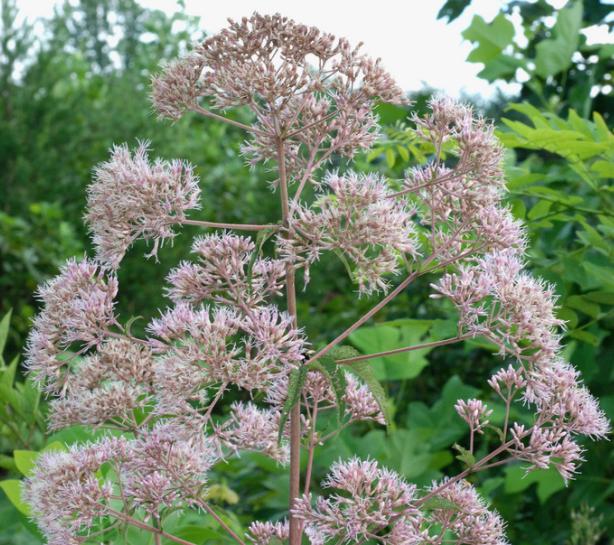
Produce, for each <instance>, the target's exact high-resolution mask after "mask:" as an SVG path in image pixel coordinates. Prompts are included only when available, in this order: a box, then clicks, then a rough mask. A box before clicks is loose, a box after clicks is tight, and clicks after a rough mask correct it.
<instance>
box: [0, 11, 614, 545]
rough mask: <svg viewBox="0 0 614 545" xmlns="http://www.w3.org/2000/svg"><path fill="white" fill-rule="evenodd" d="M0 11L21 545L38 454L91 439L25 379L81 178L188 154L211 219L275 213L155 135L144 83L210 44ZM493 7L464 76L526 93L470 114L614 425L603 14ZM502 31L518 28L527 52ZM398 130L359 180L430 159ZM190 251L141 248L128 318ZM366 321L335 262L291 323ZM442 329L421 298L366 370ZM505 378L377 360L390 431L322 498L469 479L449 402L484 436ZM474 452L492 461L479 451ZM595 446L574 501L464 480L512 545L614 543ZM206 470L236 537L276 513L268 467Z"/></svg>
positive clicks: (8, 344) (320, 461)
mask: <svg viewBox="0 0 614 545" xmlns="http://www.w3.org/2000/svg"><path fill="white" fill-rule="evenodd" d="M469 4H470V0H448V1H446V2H445V3H443V5H442V7H441V11H440V14H439V17H440V18H443V19H445V20H446V21H453V20H454V19H456V18H457V17H458V16H459V15H460V14H461V13H462V12H463V10H464V9H465V8H466V7H467V6H468V5H469ZM1 6H2V7H1V13H0V16H1V22H0V135H1V138H0V173H1V174H0V180H1V183H2V187H1V189H2V190H1V192H0V194H1V195H2V198H1V202H0V316H4V319H3V320H2V322H1V324H0V353H2V354H4V358H3V359H2V360H0V480H1V482H0V488H1V489H2V490H3V492H0V545H4V544H7V545H8V544H11V545H22V544H24V545H25V544H36V543H41V542H42V538H41V536H40V535H39V534H38V532H37V530H36V528H35V527H34V525H33V524H32V523H31V522H30V521H29V519H28V516H27V515H28V507H27V506H26V505H24V504H23V503H22V502H21V500H20V497H19V480H20V479H21V478H22V477H23V475H26V474H27V473H28V471H30V469H31V467H32V464H33V462H34V460H35V458H36V456H37V455H38V452H39V451H41V450H43V449H53V448H59V446H61V445H63V444H67V443H72V442H76V441H83V440H87V439H91V438H93V437H94V434H93V433H92V432H91V431H88V430H86V429H83V428H79V427H74V428H69V429H68V430H64V431H62V432H60V433H56V434H54V435H49V434H47V433H46V431H45V411H46V408H45V406H46V404H45V400H44V399H43V398H41V396H40V395H39V393H38V392H37V390H36V389H35V388H34V387H33V386H32V384H31V383H30V382H29V381H28V379H27V378H25V377H24V376H23V373H22V370H21V369H20V364H19V361H20V358H21V353H22V349H23V343H24V338H25V335H26V334H27V330H28V327H29V323H30V319H31V318H32V316H33V314H34V313H35V312H36V307H37V303H36V301H35V300H34V298H33V292H34V290H35V287H36V285H37V284H38V283H39V282H41V281H43V280H45V279H46V278H49V277H50V276H51V275H53V274H55V273H56V271H57V269H58V266H59V265H60V264H61V263H62V262H63V260H64V259H66V258H67V257H68V256H72V255H79V254H83V253H84V252H86V251H88V249H89V241H88V239H87V236H86V233H85V232H84V229H83V225H82V222H81V216H82V213H83V208H84V197H85V192H84V188H85V186H86V185H87V183H88V182H89V179H90V173H91V167H92V165H94V164H95V163H97V162H99V161H101V160H104V158H105V157H106V154H107V149H108V147H109V146H110V144H111V143H113V142H115V143H119V142H122V141H127V142H130V143H134V142H135V141H136V139H137V138H142V139H149V140H150V141H151V142H152V147H153V148H154V149H155V151H156V153H157V154H159V155H161V156H162V157H169V158H170V157H175V156H180V157H186V158H189V159H190V161H191V162H193V163H194V164H196V165H198V170H199V174H200V175H201V178H202V179H203V181H204V182H203V190H204V195H205V197H204V199H203V210H202V212H201V215H202V218H203V219H204V218H207V219H213V220H215V219H217V220H222V219H223V220H224V221H241V222H254V223H255V222H261V223H264V222H268V221H276V219H277V217H276V216H277V210H276V208H277V207H276V202H275V201H274V200H273V199H270V198H269V189H268V188H267V184H266V183H263V180H266V179H267V178H268V177H269V176H270V174H269V173H268V172H266V171H265V170H262V169H256V170H249V169H247V168H245V167H244V165H243V161H242V159H241V157H240V154H239V146H240V143H241V139H242V135H241V134H240V132H238V131H237V130H235V129H234V128H232V127H228V126H225V125H220V124H216V123H214V122H209V121H207V122H204V121H203V120H202V119H197V118H195V117H190V116H188V117H186V118H185V119H183V120H181V121H180V122H178V123H177V124H175V125H172V126H171V125H168V124H164V123H157V122H155V120H154V119H153V115H152V113H151V111H150V107H149V104H148V100H147V92H148V80H149V77H150V74H151V73H152V72H154V71H156V70H157V67H158V63H159V60H160V59H169V58H172V57H174V56H175V55H176V54H178V53H179V52H181V51H183V50H185V49H186V47H187V45H188V44H189V43H190V42H191V41H192V40H193V39H198V38H200V37H202V36H203V32H202V29H200V28H199V24H198V20H197V19H195V18H192V17H189V16H186V15H184V14H182V13H180V12H178V13H176V14H174V15H167V14H165V13H163V12H161V11H155V10H149V9H144V8H142V7H140V6H139V5H138V4H137V3H136V2H134V1H133V0H102V1H94V0H78V1H75V2H72V3H71V4H68V3H67V4H64V5H62V6H59V7H58V9H57V10H56V12H55V14H54V16H53V17H52V18H50V19H48V20H46V21H44V32H33V29H32V28H31V27H29V26H26V25H18V24H17V23H16V16H17V11H16V8H15V5H14V2H13V1H12V0H4V1H3V2H2V4H1ZM501 6H502V8H501V12H500V13H499V14H498V15H497V16H496V17H495V18H494V19H493V20H491V21H486V20H484V19H483V18H482V17H480V16H479V15H478V16H475V17H474V19H473V20H472V21H471V24H470V25H469V27H468V28H466V29H465V30H464V32H463V37H464V38H465V39H466V40H468V41H470V42H471V43H472V44H473V49H472V51H471V53H470V55H469V57H468V59H467V61H468V62H474V63H480V64H481V65H482V66H483V69H482V70H481V72H480V77H482V78H484V79H485V80H487V81H489V82H493V83H494V82H497V81H506V82H511V83H516V84H517V88H518V89H519V91H518V92H517V93H516V94H514V95H513V96H498V97H497V98H496V99H495V100H493V101H491V102H489V103H487V104H484V103H483V102H481V101H479V104H477V106H478V108H479V109H481V110H482V111H483V112H484V114H485V115H487V116H489V117H492V118H493V119H494V120H495V122H496V124H497V127H498V135H499V137H500V138H501V141H502V142H503V144H504V145H505V147H506V149H507V158H506V170H507V175H508V179H509V186H508V187H509V195H508V199H509V205H510V206H511V207H512V210H513V212H514V214H515V215H516V216H517V217H518V218H521V219H523V220H524V221H525V223H526V225H527V228H528V233H529V237H530V241H531V242H530V251H529V256H528V259H529V263H530V268H531V269H532V270H533V272H534V273H535V274H538V275H540V276H542V277H544V278H546V279H547V280H548V281H550V282H552V283H553V284H554V285H555V287H556V291H557V293H558V294H559V296H560V308H559V311H558V312H559V316H560V317H561V318H564V319H565V320H567V330H566V332H565V337H564V343H565V356H566V357H568V358H569V359H570V360H571V361H573V362H574V363H575V364H576V365H577V366H578V367H579V368H580V370H581V371H582V373H583V377H584V380H585V382H586V383H587V384H588V386H589V387H590V388H591V390H592V391H593V392H594V393H595V394H596V395H597V396H599V397H600V399H601V403H602V406H603V408H604V409H605V410H606V411H607V412H608V414H609V415H610V417H611V418H613V417H614V389H613V386H614V366H612V361H613V358H612V356H613V335H612V331H613V326H614V269H613V267H612V253H613V248H614V245H613V244H612V242H613V238H614V202H613V199H614V188H613V186H612V179H613V178H614V163H613V159H614V136H613V134H612V124H613V122H614V120H613V119H612V112H614V108H613V106H614V98H613V94H612V85H613V81H612V75H613V68H614V61H613V60H612V59H613V57H614V45H612V44H597V45H587V43H586V38H585V36H584V34H583V33H582V32H581V31H582V29H585V28H587V27H589V26H592V25H596V24H602V25H606V26H607V27H608V29H609V31H610V33H611V31H612V24H613V23H612V19H613V18H612V14H611V4H610V3H608V2H606V1H600V0H584V1H580V0H575V1H571V2H569V3H568V4H567V5H566V6H565V7H564V8H563V9H558V10H556V9H554V8H553V7H552V6H551V5H550V4H549V3H548V2H546V1H545V0H535V1H520V0H511V1H507V2H501ZM416 9H418V8H416ZM512 15H514V16H516V17H519V20H520V21H521V23H522V29H521V32H522V33H523V34H524V36H525V38H526V39H525V40H524V41H523V43H526V45H524V46H522V47H521V46H519V45H518V40H517V39H516V38H517V36H516V31H515V29H514V26H513V24H512V22H511V16H512ZM610 41H611V40H610ZM431 93H432V91H431V90H429V89H423V90H420V91H417V92H415V93H413V98H414V101H415V102H414V105H413V106H412V108H411V109H413V110H417V111H421V110H423V109H424V107H425V102H426V100H427V99H428V97H429V96H430V95H431ZM468 100H470V101H471V100H472V99H471V98H470V97H468ZM409 113H410V109H403V108H397V107H392V106H388V105H379V106H378V114H379V115H380V119H381V121H382V123H383V125H384V137H383V138H382V139H381V141H380V142H378V144H377V146H376V147H375V148H374V149H373V151H371V152H370V153H369V154H366V155H364V156H362V157H360V158H359V160H358V167H359V168H361V169H365V170H377V171H381V172H383V173H385V174H387V175H389V176H390V177H392V178H400V177H402V174H403V172H404V171H405V170H406V169H407V168H408V167H410V166H412V165H415V164H419V163H421V162H423V161H424V160H425V154H424V150H422V149H421V148H420V146H419V145H418V144H417V143H416V138H415V134H414V131H413V127H412V124H411V122H410V117H409ZM233 115H236V116H237V118H238V119H241V118H245V116H246V115H247V114H246V113H245V112H241V111H238V112H235V113H234V114H233ZM245 119H247V118H245ZM339 166H342V165H341V164H340V165H339ZM185 231H186V233H185V234H186V235H191V234H192V233H191V232H190V231H189V229H187V228H186V230H185ZM189 240H190V237H189V236H180V237H178V238H177V239H176V242H175V244H174V246H172V247H167V248H165V249H164V251H163V252H161V259H160V263H159V264H158V265H157V266H154V264H153V263H150V262H144V261H143V259H142V257H141V256H142V254H143V248H142V247H138V246H137V247H136V248H135V249H134V250H133V251H132V252H131V253H130V255H129V256H128V258H127V259H126V261H125V266H124V267H123V269H122V272H121V275H120V285H121V286H122V290H121V298H120V306H119V310H120V313H121V315H122V317H123V318H124V319H125V320H127V319H129V318H130V316H133V315H142V316H144V317H145V318H148V317H149V316H152V315H153V313H154V312H155V311H156V309H157V308H158V307H164V306H165V305H166V302H165V301H164V300H163V298H162V296H161V293H160V286H161V285H162V281H163V278H164V276H165V274H166V273H167V271H168V270H169V268H171V267H172V266H173V265H174V264H176V263H177V262H178V260H179V259H180V258H181V257H182V256H184V255H185V254H186V253H187V245H188V244H189ZM372 304H373V301H372V300H371V301H370V300H368V299H361V300H356V299H355V297H354V295H353V293H352V288H351V286H350V285H349V284H348V282H347V280H346V279H345V274H344V271H343V268H342V265H340V264H339V263H337V262H336V261H335V260H334V259H332V258H331V259H325V260H324V261H323V262H322V263H321V264H320V265H319V267H318V269H317V271H314V272H313V274H312V281H311V284H310V289H309V290H308V291H307V292H306V293H305V294H303V297H302V298H301V303H300V307H299V314H300V317H301V321H302V323H303V324H305V327H306V329H307V332H308V334H309V336H310V338H311V339H312V341H313V342H314V343H315V344H316V345H317V344H318V343H321V342H324V341H325V340H326V339H328V338H330V336H331V335H333V334H334V333H335V332H340V331H341V330H342V329H343V327H344V325H347V324H348V323H350V322H351V321H353V319H355V318H356V317H357V316H359V315H360V314H361V312H363V311H365V310H366V309H368V308H369V307H370V306H371V305H372ZM11 312H12V315H11ZM408 316H411V319H408ZM142 323H144V321H141V322H137V323H136V324H135V326H134V327H135V328H138V327H139V324H142ZM451 331H454V314H453V310H452V308H451V307H449V306H447V305H446V303H442V302H441V301H434V300H431V299H429V298H428V284H427V281H426V280H425V281H423V282H418V283H417V284H415V285H413V286H411V287H410V288H409V289H408V290H407V291H406V292H405V293H404V294H402V296H400V297H399V298H398V299H397V300H396V301H395V302H394V304H392V305H391V306H389V307H387V309H386V310H385V311H384V312H382V313H380V314H379V315H378V316H377V319H376V321H375V322H372V323H371V324H369V325H368V326H366V327H363V328H362V329H360V330H359V331H357V332H356V333H355V334H354V335H353V336H352V337H351V338H350V341H351V344H353V346H354V347H355V348H357V349H358V350H359V351H362V352H374V351H378V350H381V349H383V348H394V347H395V346H405V345H407V344H409V343H414V342H427V341H430V340H437V339H443V338H446V337H447V336H449V335H450V332H451ZM499 364H500V362H498V361H497V360H496V358H494V357H493V355H492V347H490V346H488V345H485V344H483V343H480V342H479V341H472V342H465V343H464V344H461V345H452V346H446V347H441V348H438V349H437V350H433V351H429V350H422V351H416V352H410V353H406V354H401V355H397V356H392V357H386V358H382V359H380V360H377V361H374V362H373V363H372V365H373V368H374V369H375V371H376V374H377V377H378V378H379V379H380V380H381V381H382V382H383V384H384V387H385V388H386V391H387V394H388V396H389V400H390V401H389V403H390V411H391V413H392V414H393V415H394V421H393V423H392V425H391V426H390V429H389V430H387V431H386V430H383V429H380V428H377V427H373V426H370V425H367V424H363V425H361V426H358V427H354V428H352V429H350V430H346V431H344V432H343V433H342V434H341V436H340V437H339V439H338V440H336V441H334V442H333V443H331V444H329V445H327V446H326V447H325V448H323V449H322V450H321V451H319V452H318V454H317V456H316V467H315V470H314V471H315V476H316V480H318V479H319V478H321V477H322V476H323V475H324V473H325V471H326V468H327V467H328V465H329V464H330V463H331V462H332V461H334V460H336V459H338V458H339V457H348V456H350V455H353V454H358V455H359V456H363V457H365V456H371V457H373V458H375V459H377V460H380V461H381V462H383V463H385V464H386V465H388V466H390V467H392V468H394V469H395V470H397V471H399V472H400V473H402V474H403V475H405V476H406V477H407V478H409V479H411V480H413V481H414V482H416V483H418V484H428V483H429V482H430V481H431V480H432V479H436V478H440V477H441V476H442V475H444V474H448V473H453V472H457V471H458V470H459V468H461V462H460V461H459V460H457V459H456V458H455V456H454V451H453V449H452V448H451V447H452V445H454V444H455V443H456V442H459V441H462V440H463V438H464V434H465V431H466V430H465V427H464V426H463V425H462V422H461V421H460V419H459V418H457V417H456V415H455V412H454V409H453V405H454V403H455V401H456V400H457V399H459V398H461V397H471V396H485V397H486V399H488V400H489V401H490V403H491V405H492V406H493V407H494V408H495V414H494V420H495V424H497V418H499V419H500V418H501V417H502V408H501V407H499V406H498V405H497V401H496V400H495V399H494V398H492V399H489V396H490V393H489V392H488V391H487V389H486V388H484V385H485V379H486V378H487V377H488V376H489V375H490V373H491V372H492V371H493V369H494V368H495V367H496V366H497V365H499ZM521 409H522V408H521V407H519V414H518V415H517V416H518V418H522V414H521ZM493 440H494V439H493ZM481 448H482V449H484V450H486V449H487V448H488V436H487V439H486V441H485V442H484V445H483V446H482V447H481ZM586 449H587V451H586V455H585V457H586V463H585V464H584V466H583V467H582V473H581V475H579V476H578V478H577V479H576V480H575V482H573V483H572V484H571V486H570V487H568V488H565V486H564V485H563V483H562V481H561V480H560V478H559V477H558V476H557V474H556V473H554V472H552V471H536V472H534V473H531V474H530V475H528V476H526V477H524V476H523V475H524V471H523V469H522V467H520V466H508V467H506V468H505V469H493V470H490V471H489V472H486V473H484V474H480V475H478V476H474V477H473V479H474V481H475V484H476V485H477V486H479V488H480V490H481V492H482V493H483V494H484V495H485V496H486V497H488V498H489V500H490V501H491V502H492V504H493V506H494V507H496V508H497V509H498V510H499V511H500V512H501V513H502V515H503V516H504V518H505V519H506V520H507V521H508V534H509V538H510V541H511V542H512V543H514V544H516V545H525V544H526V545H528V544H535V543H541V544H553V545H554V544H570V545H596V544H597V543H599V544H606V543H612V538H611V537H608V536H613V535H614V453H613V451H612V448H611V444H609V443H608V442H601V443H597V444H593V443H587V444H586ZM215 473H216V474H215V476H214V477H212V482H214V483H216V485H215V486H214V487H213V489H212V491H211V495H212V497H213V498H215V501H216V502H217V504H218V506H219V508H220V510H223V512H224V516H225V518H226V520H227V521H228V522H229V523H230V524H232V525H233V526H235V527H236V528H237V529H239V530H240V529H241V528H242V527H243V526H244V525H245V523H246V522H248V521H249V520H250V517H251V516H252V515H254V514H255V516H257V517H260V518H276V517H279V516H280V515H281V514H282V513H283V511H284V510H285V509H286V505H287V492H286V490H287V475H286V472H285V471H284V470H283V469H281V468H279V467H277V466H276V465H275V464H274V463H272V462H271V461H269V460H267V459H265V458H263V457H261V456H258V455H254V454H248V455H244V456H243V457H242V458H241V459H240V460H232V461H229V462H227V463H225V464H219V465H218V466H217V467H216V468H215ZM169 530H170V531H173V533H176V534H177V535H180V536H181V537H184V538H185V539H189V540H192V541H194V542H195V543H205V542H206V543H222V542H226V541H227V538H226V537H225V536H224V535H223V534H221V533H220V532H219V531H218V527H217V526H216V523H215V522H214V521H212V520H211V519H208V518H207V517H206V516H204V515H198V514H190V515H184V516H179V515H177V516H175V518H174V519H173V520H171V521H170V522H169ZM150 539H151V537H150V536H146V535H141V534H140V533H138V532H135V533H133V534H130V535H128V536H127V542H128V543H133V544H141V543H143V544H145V543H148V540H150Z"/></svg>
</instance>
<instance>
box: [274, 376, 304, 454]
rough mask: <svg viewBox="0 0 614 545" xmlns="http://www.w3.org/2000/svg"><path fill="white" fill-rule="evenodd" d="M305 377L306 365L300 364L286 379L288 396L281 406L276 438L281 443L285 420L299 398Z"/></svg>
mask: <svg viewBox="0 0 614 545" xmlns="http://www.w3.org/2000/svg"><path fill="white" fill-rule="evenodd" d="M306 377H307V366H306V365H301V366H300V367H298V368H296V369H293V370H292V372H291V373H290V378H289V380H288V397H287V398H286V401H285V402H284V404H283V407H282V408H281V416H280V418H279V435H278V438H277V440H278V441H279V442H280V443H281V438H282V436H283V433H284V429H285V427H286V422H287V421H288V418H289V416H290V412H291V411H292V409H293V408H294V406H295V405H296V404H297V403H298V402H299V401H300V399H301V390H302V389H303V386H304V385H305V378H306Z"/></svg>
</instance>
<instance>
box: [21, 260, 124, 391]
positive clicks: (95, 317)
mask: <svg viewBox="0 0 614 545" xmlns="http://www.w3.org/2000/svg"><path fill="white" fill-rule="evenodd" d="M117 290H118V284H117V278H116V277H115V276H113V275H109V276H107V277H105V275H104V274H103V272H102V270H101V268H100V267H99V266H98V264H96V263H95V262H93V261H90V260H87V259H84V260H82V261H76V260H74V259H71V260H69V261H68V262H67V263H66V264H65V265H64V266H63V267H62V270H61V271H60V274H59V275H58V276H57V277H56V278H54V279H53V280H50V281H49V282H47V283H46V284H43V285H42V286H41V287H40V288H39V290H38V297H39V299H40V300H41V301H42V303H43V309H42V311H41V312H40V313H39V314H38V315H37V316H36V318H35V319H34V324H33V328H32V331H31V333H30V336H29V338H28V344H27V348H26V365H27V367H28V369H29V370H30V371H31V372H32V373H33V375H34V377H35V379H36V380H37V381H38V382H39V383H40V384H41V385H43V386H44V387H45V389H46V390H47V391H49V392H58V391H60V390H62V389H63V388H64V387H65V375H66V370H67V368H68V367H69V363H70V361H71V356H70V350H71V348H75V349H76V350H77V351H78V353H83V352H85V351H87V350H88V349H90V348H92V347H93V346H96V345H98V344H100V343H101V342H102V340H103V339H104V338H105V335H106V332H107V330H108V329H109V327H110V326H111V325H113V324H115V323H116V319H115V314H114V312H113V305H114V302H113V300H114V298H115V296H116V295H117Z"/></svg>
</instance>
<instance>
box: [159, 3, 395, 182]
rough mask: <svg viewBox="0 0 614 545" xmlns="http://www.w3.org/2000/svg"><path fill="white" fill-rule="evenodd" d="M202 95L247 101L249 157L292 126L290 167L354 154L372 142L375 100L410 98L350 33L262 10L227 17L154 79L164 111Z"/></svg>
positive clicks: (264, 155)
mask: <svg viewBox="0 0 614 545" xmlns="http://www.w3.org/2000/svg"><path fill="white" fill-rule="evenodd" d="M199 97H208V98H210V99H212V101H213V104H214V105H215V107H217V108H220V109H226V108H229V107H233V106H243V105H245V106H247V107H249V108H251V109H252V110H253V111H254V113H255V114H256V116H257V123H256V125H255V127H256V129H257V131H256V132H255V135H254V138H253V140H252V141H251V142H249V143H248V144H247V145H246V146H245V148H244V152H245V154H246V155H247V156H248V158H249V160H250V161H252V162H256V161H259V160H262V159H268V158H272V157H275V154H276V146H277V141H276V137H275V135H276V134H280V133H283V134H286V135H290V134H291V135H292V136H293V137H292V138H291V139H289V140H288V143H287V145H288V149H287V161H288V167H289V169H290V171H291V172H296V171H297V168H298V167H300V166H304V165H305V164H308V163H309V162H311V163H313V162H314V161H316V160H319V159H321V160H322V161H325V160H326V159H327V158H329V157H330V155H331V154H332V153H333V152H336V153H340V154H343V155H346V156H352V155H353V154H354V153H355V152H356V151H357V150H358V149H360V148H366V147H369V146H370V145H371V144H372V142H373V140H374V138H375V129H376V127H377V122H376V118H375V116H374V115H373V114H372V113H371V106H372V104H373V101H374V100H375V99H380V100H383V101H385V102H397V103H402V102H404V101H405V98H404V94H403V92H402V90H401V89H400V88H399V87H398V86H397V85H396V84H395V82H394V81H393V80H392V78H391V77H390V76H389V75H388V74H387V73H386V72H385V71H384V70H383V69H382V67H381V65H380V62H379V60H378V61H373V60H371V59H369V58H368V57H366V56H365V55H363V54H361V53H360V51H359V48H358V47H356V48H352V47H351V46H350V44H349V43H348V42H347V40H345V39H343V38H341V39H336V38H335V37H334V36H332V35H331V34H323V33H321V32H320V31H319V30H318V29H316V28H313V27H307V26H304V25H300V24H297V23H295V22H294V21H292V20H290V19H288V18H286V17H282V16H280V15H273V16H269V15H259V14H257V13H256V14H254V15H253V16H252V17H250V18H249V19H248V18H244V19H242V20H241V21H239V22H234V21H230V26H229V27H228V28H227V29H224V30H222V31H221V32H220V33H219V34H217V35H215V36H212V37H210V38H207V39H206V40H205V41H204V42H203V43H202V44H200V45H198V46H196V48H195V49H194V50H193V51H192V52H191V53H190V54H189V55H187V56H186V57H184V58H183V59H181V60H179V61H175V62H174V63H172V64H170V65H168V66H167V67H166V68H165V69H164V71H163V72H162V74H160V75H159V76H158V77H156V78H154V80H153V95H152V99H153V103H154V107H155V108H156V109H157V111H158V112H159V113H160V114H161V115H162V116H166V117H169V118H171V119H178V118H179V117H180V116H181V115H182V114H183V112H184V111H185V110H188V109H193V110H198V108H199V106H198V103H197V100H198V98H199ZM305 151H307V153H305ZM319 151H321V152H322V155H320V154H319V153H318V152H319ZM309 157H311V159H309Z"/></svg>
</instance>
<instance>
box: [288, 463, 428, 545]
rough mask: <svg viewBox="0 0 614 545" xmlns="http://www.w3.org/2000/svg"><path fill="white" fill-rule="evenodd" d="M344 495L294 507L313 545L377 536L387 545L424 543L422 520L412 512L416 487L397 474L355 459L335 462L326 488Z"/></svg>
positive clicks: (305, 499)
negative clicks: (303, 522) (421, 527)
mask: <svg viewBox="0 0 614 545" xmlns="http://www.w3.org/2000/svg"><path fill="white" fill-rule="evenodd" d="M322 486H323V487H324V488H334V489H336V490H339V491H341V493H337V494H335V495H333V496H331V497H329V498H327V499H325V498H323V497H318V498H317V499H316V502H315V505H312V503H311V498H310V496H304V497H302V498H300V499H299V500H297V501H296V502H295V504H294V509H293V513H294V515H295V516H296V517H298V518H300V519H302V520H304V521H305V524H306V525H305V532H306V534H307V535H308V536H309V539H310V541H311V543H312V544H313V545H323V544H324V543H326V542H328V541H330V540H335V541H338V542H341V543H345V542H347V543H351V542H360V541H362V540H369V539H370V538H372V537H374V536H377V540H378V541H379V542H380V543H385V544H386V545H401V544H416V545H417V544H418V543H422V542H423V540H424V539H423V538H424V534H423V532H422V530H421V529H420V525H421V522H422V521H421V514H420V512H419V511H418V509H417V508H412V504H414V503H415V500H416V487H415V486H414V485H410V484H408V483H406V482H405V481H404V480H403V479H402V478H401V477H399V476H398V475H397V474H396V473H394V472H393V471H390V470H388V469H381V468H379V467H378V465H377V463H376V462H374V461H371V460H367V461H363V460H359V459H357V458H353V459H351V460H348V461H347V462H337V463H335V464H334V465H333V466H332V467H331V470H330V473H329V475H328V477H327V479H326V480H325V481H324V482H323V483H322Z"/></svg>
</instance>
